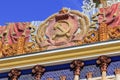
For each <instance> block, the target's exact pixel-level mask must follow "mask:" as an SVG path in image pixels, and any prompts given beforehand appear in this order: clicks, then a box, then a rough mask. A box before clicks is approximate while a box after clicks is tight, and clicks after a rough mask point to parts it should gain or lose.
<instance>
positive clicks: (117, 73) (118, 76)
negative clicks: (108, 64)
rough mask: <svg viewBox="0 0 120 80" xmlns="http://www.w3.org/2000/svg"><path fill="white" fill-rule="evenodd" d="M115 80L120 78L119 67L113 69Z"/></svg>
mask: <svg viewBox="0 0 120 80" xmlns="http://www.w3.org/2000/svg"><path fill="white" fill-rule="evenodd" d="M115 75H116V77H115V80H120V69H115Z"/></svg>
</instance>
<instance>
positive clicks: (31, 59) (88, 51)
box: [0, 41, 120, 71]
mask: <svg viewBox="0 0 120 80" xmlns="http://www.w3.org/2000/svg"><path fill="white" fill-rule="evenodd" d="M113 42H114V41H113ZM104 43H107V42H104ZM98 44H101V43H98ZM92 45H94V46H90V45H88V46H87V47H82V48H77V49H70V50H64V51H59V52H53V53H48V54H40V53H39V55H33V56H26V57H18V58H14V57H13V58H11V59H7V58H6V59H4V60H2V59H1V60H0V71H2V70H5V69H11V68H15V67H20V66H22V67H25V66H28V65H36V64H44V63H48V62H51V63H52V62H54V61H61V60H69V59H78V58H80V57H86V58H88V56H91V57H92V56H95V55H109V56H111V55H112V54H111V55H110V54H109V53H115V52H120V41H118V42H116V43H110V44H104V45H96V44H92ZM36 54H37V53H36ZM29 55H30V54H29ZM117 55H119V53H118V54H117Z"/></svg>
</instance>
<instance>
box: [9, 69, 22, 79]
mask: <svg viewBox="0 0 120 80" xmlns="http://www.w3.org/2000/svg"><path fill="white" fill-rule="evenodd" d="M20 74H21V71H20V70H18V69H12V70H11V71H10V72H9V74H8V76H9V79H10V80H18V78H19V77H20Z"/></svg>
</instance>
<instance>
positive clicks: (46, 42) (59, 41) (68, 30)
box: [37, 8, 90, 50]
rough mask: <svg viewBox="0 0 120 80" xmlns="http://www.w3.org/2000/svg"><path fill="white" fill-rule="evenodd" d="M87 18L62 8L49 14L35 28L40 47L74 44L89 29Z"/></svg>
mask: <svg viewBox="0 0 120 80" xmlns="http://www.w3.org/2000/svg"><path fill="white" fill-rule="evenodd" d="M89 25H90V23H89V19H88V17H87V16H85V15H84V14H82V13H80V12H78V11H74V10H70V11H69V10H68V9H65V8H63V9H62V10H61V11H59V13H57V14H54V15H53V16H50V17H49V18H48V19H47V20H45V21H44V22H43V23H42V24H41V25H40V27H39V28H38V30H37V42H38V44H39V45H40V47H46V49H47V50H49V49H56V48H64V47H69V46H75V45H76V44H77V43H76V41H78V42H79V41H81V40H82V39H83V38H84V37H85V35H86V33H87V32H88V30H89Z"/></svg>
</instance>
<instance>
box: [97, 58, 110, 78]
mask: <svg viewBox="0 0 120 80" xmlns="http://www.w3.org/2000/svg"><path fill="white" fill-rule="evenodd" d="M110 62H111V59H110V58H109V57H107V56H100V57H99V58H98V60H97V64H98V65H99V66H100V69H101V72H102V80H106V72H107V67H108V65H109V63H110Z"/></svg>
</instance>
